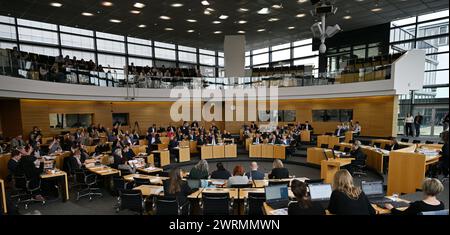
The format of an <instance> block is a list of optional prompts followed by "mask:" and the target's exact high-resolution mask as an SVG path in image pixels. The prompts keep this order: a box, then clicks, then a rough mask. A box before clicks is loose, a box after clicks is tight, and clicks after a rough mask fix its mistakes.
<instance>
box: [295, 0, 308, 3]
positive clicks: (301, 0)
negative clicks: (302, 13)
mask: <svg viewBox="0 0 450 235" xmlns="http://www.w3.org/2000/svg"><path fill="white" fill-rule="evenodd" d="M307 1H308V0H298V1H297V2H298V3H304V2H307Z"/></svg>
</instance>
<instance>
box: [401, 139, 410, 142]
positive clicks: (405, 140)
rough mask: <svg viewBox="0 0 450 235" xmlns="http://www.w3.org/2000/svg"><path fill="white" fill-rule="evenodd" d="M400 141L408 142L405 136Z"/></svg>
mask: <svg viewBox="0 0 450 235" xmlns="http://www.w3.org/2000/svg"><path fill="white" fill-rule="evenodd" d="M400 141H401V142H404V143H408V142H409V139H407V138H402V139H401V140H400Z"/></svg>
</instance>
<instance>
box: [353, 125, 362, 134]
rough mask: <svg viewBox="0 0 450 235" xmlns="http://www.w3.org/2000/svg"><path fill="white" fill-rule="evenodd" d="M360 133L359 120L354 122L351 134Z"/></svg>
mask: <svg viewBox="0 0 450 235" xmlns="http://www.w3.org/2000/svg"><path fill="white" fill-rule="evenodd" d="M360 134H361V125H360V124H359V122H356V123H355V125H354V126H353V135H354V136H359V135H360Z"/></svg>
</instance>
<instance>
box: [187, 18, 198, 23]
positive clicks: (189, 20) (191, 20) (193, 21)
mask: <svg viewBox="0 0 450 235" xmlns="http://www.w3.org/2000/svg"><path fill="white" fill-rule="evenodd" d="M186 21H187V22H190V23H195V22H197V20H194V19H187V20H186Z"/></svg>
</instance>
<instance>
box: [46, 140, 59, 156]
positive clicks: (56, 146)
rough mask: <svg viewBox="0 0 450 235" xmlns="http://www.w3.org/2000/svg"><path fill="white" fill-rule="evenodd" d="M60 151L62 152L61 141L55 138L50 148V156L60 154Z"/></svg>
mask: <svg viewBox="0 0 450 235" xmlns="http://www.w3.org/2000/svg"><path fill="white" fill-rule="evenodd" d="M59 151H62V148H61V144H60V139H59V138H56V137H53V141H52V143H51V144H50V146H49V147H48V154H52V153H55V152H59Z"/></svg>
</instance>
